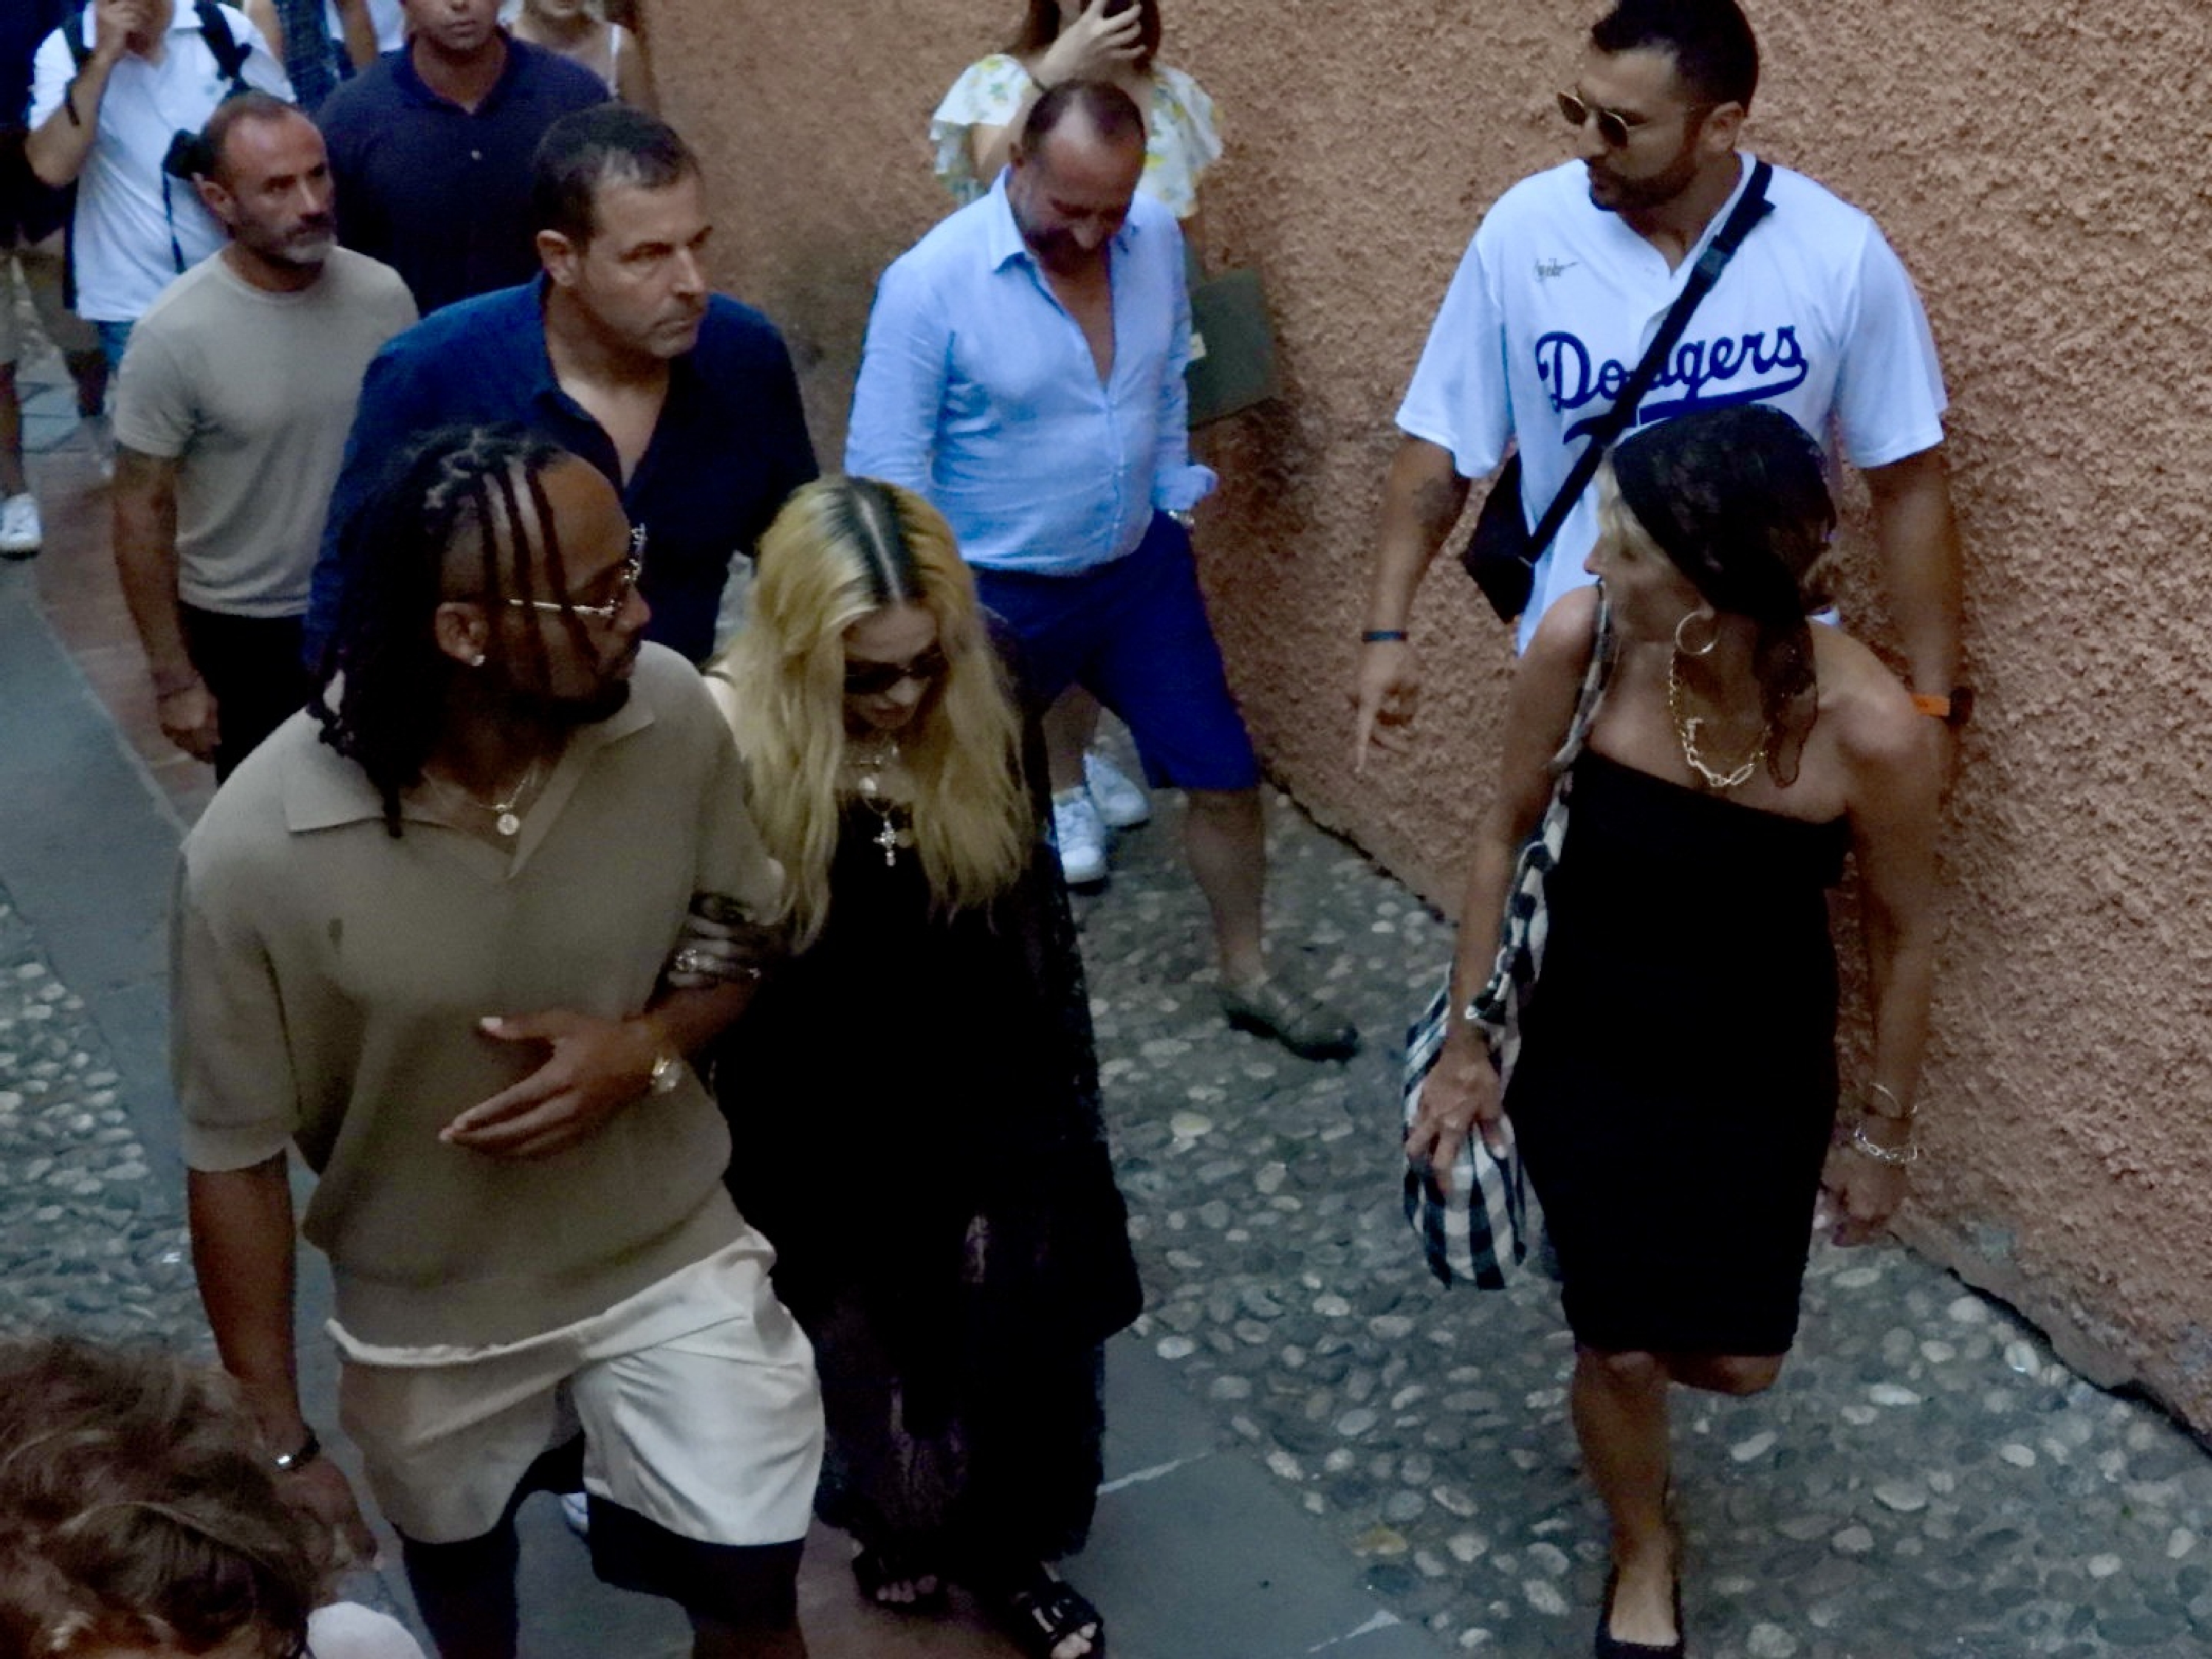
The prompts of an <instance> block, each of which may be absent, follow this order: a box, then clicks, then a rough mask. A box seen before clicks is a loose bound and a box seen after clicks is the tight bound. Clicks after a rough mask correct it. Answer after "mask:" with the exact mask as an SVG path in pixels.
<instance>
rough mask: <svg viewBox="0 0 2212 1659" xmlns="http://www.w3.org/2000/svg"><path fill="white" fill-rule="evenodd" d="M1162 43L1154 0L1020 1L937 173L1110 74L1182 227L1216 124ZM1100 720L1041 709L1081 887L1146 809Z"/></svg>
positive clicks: (933, 137)
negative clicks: (1035, 107) (1110, 750)
mask: <svg viewBox="0 0 2212 1659" xmlns="http://www.w3.org/2000/svg"><path fill="white" fill-rule="evenodd" d="M1159 45H1160V13H1159V7H1158V3H1157V0H1029V9H1028V11H1027V12H1026V13H1025V14H1024V16H1023V19H1022V27H1021V30H1020V32H1019V33H1018V34H1017V35H1016V36H1015V37H1014V40H1013V41H1012V44H1011V45H1010V46H1007V47H1006V50H1005V51H1004V52H993V53H992V54H991V55H990V56H989V57H988V58H981V59H979V60H978V61H977V62H975V63H973V64H969V66H968V67H967V68H966V69H965V70H962V71H961V75H960V78H959V79H958V80H957V81H955V82H953V83H952V90H951V91H950V92H948V93H946V94H945V101H944V102H942V103H940V104H939V105H938V106H937V112H936V113H935V114H933V115H932V116H931V117H930V118H929V141H930V146H931V149H933V151H934V153H935V155H936V167H937V176H938V177H939V178H940V179H943V180H945V184H946V185H947V186H948V187H949V188H950V189H951V191H952V193H953V195H954V196H955V197H957V198H958V200H960V201H961V202H962V203H963V204H965V203H968V202H972V201H974V200H975V198H976V197H979V196H981V195H982V194H984V193H985V192H986V191H988V190H989V189H990V188H991V185H992V182H993V180H994V179H997V178H998V176H999V172H1000V168H1002V167H1005V166H1006V152H1007V150H1008V149H1009V148H1010V147H1011V146H1012V142H1013V136H1014V134H1015V133H1016V132H1018V131H1019V130H1020V128H1021V125H1022V122H1023V120H1024V118H1026V117H1027V116H1028V114H1029V110H1030V105H1031V104H1033V103H1035V102H1036V98H1037V94H1039V93H1041V92H1042V91H1043V90H1044V88H1047V87H1048V86H1052V85H1054V84H1056V83H1057V82H1061V81H1107V82H1112V83H1113V84H1114V85H1115V86H1117V87H1119V88H1121V90H1122V91H1124V92H1126V93H1127V94H1129V96H1130V97H1131V98H1133V99H1134V100H1136V104H1137V107H1138V108H1139V109H1140V110H1142V111H1144V112H1145V173H1144V177H1143V178H1142V179H1139V181H1138V185H1137V188H1138V189H1139V190H1141V191H1144V192H1145V193H1146V195H1148V196H1151V197H1154V198H1155V199H1157V200H1158V202H1160V203H1161V204H1163V205H1164V206H1165V207H1166V208H1167V209H1168V210H1170V212H1172V213H1173V214H1174V215H1175V216H1176V218H1178V219H1181V220H1183V221H1185V222H1186V224H1185V227H1184V228H1185V230H1186V232H1188V229H1189V225H1188V221H1189V220H1190V219H1191V218H1192V217H1193V216H1194V215H1195V214H1196V213H1197V211H1198V181H1199V179H1200V178H1201V177H1203V176H1204V174H1205V173H1206V168H1207V167H1211V166H1212V164H1213V163H1214V162H1215V161H1218V159H1219V158H1220V155H1221V135H1220V133H1219V131H1218V130H1217V129H1216V127H1215V125H1214V116H1213V100H1212V99H1211V98H1209V97H1207V96H1206V94H1205V92H1204V90H1203V89H1201V88H1200V86H1199V84H1198V82H1195V81H1194V80H1192V79H1191V78H1190V76H1188V75H1186V74H1184V73H1183V71H1182V70H1179V69H1170V68H1169V67H1168V66H1167V65H1166V64H1163V63H1161V62H1159V61H1158V51H1159ZM1097 729H1098V704H1097V701H1096V700H1095V699H1093V698H1092V696H1091V694H1090V693H1089V692H1088V691H1085V690H1083V689H1082V688H1081V687H1075V688H1073V689H1071V690H1069V691H1068V692H1067V694H1066V696H1063V697H1061V698H1060V701H1059V702H1056V703H1055V704H1054V705H1053V708H1052V711H1051V713H1050V714H1048V715H1047V716H1046V719H1045V740H1046V742H1047V744H1049V745H1050V747H1051V748H1052V750H1054V753H1055V755H1056V756H1057V755H1064V756H1066V757H1067V758H1068V759H1069V761H1071V762H1072V761H1073V757H1074V756H1075V755H1076V754H1078V753H1080V754H1081V755H1082V757H1083V774H1084V782H1083V784H1081V785H1079V786H1077V787H1073V788H1069V789H1061V790H1056V791H1055V792H1054V794H1053V800H1052V805H1053V829H1054V842H1055V844H1056V845H1057V846H1058V847H1059V848H1060V872H1061V875H1062V877H1063V878H1064V879H1066V881H1067V882H1068V883H1069V884H1071V885H1073V886H1079V887H1082V886H1089V885H1092V884H1096V883H1098V882H1102V881H1103V880H1105V878H1106V831H1107V828H1108V826H1109V825H1110V826H1111V827H1113V828H1114V829H1128V828H1130V827H1132V826H1133V825H1135V824H1139V823H1143V822H1144V821H1145V820H1146V818H1148V817H1151V816H1152V803H1151V802H1150V801H1149V800H1147V799H1146V796H1145V792H1144V791H1143V790H1142V789H1141V788H1139V787H1138V786H1137V785H1136V784H1135V783H1134V782H1133V781H1131V780H1130V779H1129V778H1128V777H1127V776H1125V775H1123V774H1122V772H1121V769H1120V768H1119V767H1117V766H1115V764H1114V763H1112V762H1111V761H1110V760H1109V759H1108V758H1107V757H1106V756H1105V755H1104V754H1103V753H1102V752H1100V751H1099V750H1097V749H1096V748H1095V747H1093V738H1095V736H1096V734H1097ZM1054 770H1055V771H1056V772H1057V771H1060V765H1059V763H1057V762H1055V765H1054Z"/></svg>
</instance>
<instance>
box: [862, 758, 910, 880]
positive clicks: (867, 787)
mask: <svg viewBox="0 0 2212 1659" xmlns="http://www.w3.org/2000/svg"><path fill="white" fill-rule="evenodd" d="M898 757H899V748H898V740H897V739H896V738H884V744H883V746H882V747H881V748H880V749H878V750H877V751H876V752H875V753H874V754H872V755H871V756H868V757H866V758H865V759H862V758H860V757H857V756H856V757H854V764H855V765H856V766H857V767H858V768H859V769H860V778H859V781H857V783H856V784H855V785H854V789H855V791H856V793H858V794H859V795H860V804H861V805H864V806H866V808H867V809H868V810H869V811H871V812H873V813H874V814H875V815H876V816H877V817H878V818H879V819H881V820H882V822H881V823H880V824H878V827H877V829H876V833H875V834H874V835H872V836H869V837H868V839H869V841H870V842H872V843H873V844H874V845H876V846H878V847H880V848H883V853H884V867H885V868H887V869H888V868H890V866H894V865H896V863H897V862H898V855H899V848H902V847H911V846H913V845H914V831H913V830H911V829H901V828H900V827H899V822H898V820H899V814H900V812H901V811H902V810H903V809H902V808H901V807H900V805H899V804H898V803H897V802H896V801H894V800H890V799H885V797H884V787H883V780H882V776H881V774H882V773H883V770H884V768H886V767H889V766H895V765H896V764H897V763H898Z"/></svg>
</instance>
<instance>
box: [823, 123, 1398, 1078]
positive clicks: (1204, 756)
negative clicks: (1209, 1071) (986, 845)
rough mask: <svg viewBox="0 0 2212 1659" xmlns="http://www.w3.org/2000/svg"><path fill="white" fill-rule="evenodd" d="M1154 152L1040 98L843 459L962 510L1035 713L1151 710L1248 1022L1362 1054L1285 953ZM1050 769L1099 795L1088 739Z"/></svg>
mask: <svg viewBox="0 0 2212 1659" xmlns="http://www.w3.org/2000/svg"><path fill="white" fill-rule="evenodd" d="M1144 157H1145V128H1144V120H1143V117H1142V116H1141V115H1140V114H1139V112H1138V110H1137V106H1136V105H1135V104H1134V103H1133V101H1131V100H1130V99H1129V97H1128V95H1127V94H1125V93H1123V92H1121V90H1120V89H1118V88H1114V87H1111V86H1106V85H1103V84H1100V83H1097V82H1062V83H1060V84H1059V85H1057V86H1054V87H1053V88H1049V89H1048V90H1047V91H1046V92H1045V93H1044V94H1042V96H1040V97H1039V98H1038V100H1036V104H1035V105H1034V106H1032V108H1031V110H1030V116H1029V120H1028V124H1027V125H1026V126H1025V127H1024V130H1023V132H1022V135H1021V137H1019V138H1018V140H1017V141H1016V143H1015V145H1014V149H1013V155H1012V163H1011V165H1010V166H1009V167H1007V169H1006V172H1005V173H1002V174H1001V175H1000V179H999V180H998V182H997V183H996V184H995V185H994V186H993V187H992V190H991V192H990V194H989V195H987V196H986V197H983V198H982V199H981V201H978V202H975V203H973V204H970V205H969V206H968V207H965V208H963V209H962V210H960V211H959V212H957V213H955V214H953V215H952V216H951V217H950V218H948V219H946V220H945V221H944V222H942V223H940V224H939V225H938V227H937V228H935V229H934V230H933V231H931V232H930V233H929V234H928V235H927V236H925V237H923V238H922V240H921V241H920V242H918V243H917V244H915V246H914V247H913V248H911V249H910V250H908V252H906V253H905V254H904V255H903V256H902V257H901V258H899V259H898V260H897V261H896V263H894V264H892V265H891V267H890V270H887V271H885V272H884V277H883V281H882V283H881V284H880V285H879V286H878V289H877V291H876V306H875V311H874V313H873V314H872V316H871V317H870V318H869V320H868V336H867V343H866V349H865V350H864V351H863V353H862V356H861V361H860V384H859V386H857V387H856V388H855V390H854V397H853V418H852V422H851V425H850V428H849V435H848V438H847V441H846V449H845V470H846V471H848V472H850V473H853V474H854V475H855V476H861V477H876V478H882V479H884V480H886V481H888V482H890V483H896V484H902V485H904V486H905V487H907V488H908V489H913V490H915V491H918V492H919V493H921V495H926V496H927V497H928V499H929V500H930V501H932V502H933V503H934V504H935V505H936V507H938V509H939V511H940V512H942V513H944V514H945V517H946V519H947V520H950V521H951V526H952V529H953V533H954V534H955V535H956V536H957V538H959V542H960V546H961V550H962V551H963V554H965V556H967V559H968V562H969V564H970V565H971V566H973V567H974V568H975V577H976V586H977V589H978V591H979V592H980V593H981V598H982V600H983V603H984V605H986V606H987V607H988V608H989V609H990V610H991V611H994V612H995V613H996V614H997V615H998V616H999V617H1000V618H1001V619H1003V620H1004V621H1005V622H1006V623H1007V625H1008V626H1009V627H1010V628H1011V629H1012V631H1013V633H1014V635H1016V637H1017V638H1018V640H1019V641H1020V642H1021V647H1022V662H1021V669H1022V674H1023V679H1024V690H1025V692H1026V693H1027V695H1028V696H1030V698H1031V699H1032V700H1033V701H1034V702H1035V704H1036V707H1037V708H1044V707H1046V706H1048V704H1049V703H1050V702H1052V700H1053V699H1054V698H1055V697H1057V696H1059V695H1060V692H1062V691H1063V690H1066V688H1067V687H1068V686H1069V685H1071V684H1080V685H1082V686H1083V687H1084V688H1085V690H1089V691H1091V693H1093V694H1094V695H1095V696H1097V698H1098V700H1099V701H1100V702H1103V703H1104V704H1105V705H1106V706H1107V707H1108V708H1111V709H1112V710H1113V711H1114V712H1115V714H1119V715H1120V716H1121V718H1122V719H1123V720H1126V721H1127V723H1128V726H1129V729H1130V732H1131V733H1132V735H1133V736H1134V737H1135V738H1136V740H1137V749H1138V752H1139V755H1140V756H1141V757H1143V760H1144V763H1145V769H1146V773H1147V774H1148V775H1150V777H1151V779H1152V781H1153V782H1154V783H1155V784H1157V785H1161V786H1167V787H1177V788H1181V789H1182V790H1184V791H1186V792H1187V796H1188V812H1187V814H1186V816H1185V821H1184V834H1185V839H1186V843H1187V846H1188V851H1189V854H1190V861H1191V870H1192V873H1193V874H1194V876H1196V878H1197V879H1198V884H1199V886H1200V890H1202V891H1203V892H1204V893H1205V895H1206V902H1207V904H1208V906H1209V907H1210V908H1211V909H1212V915H1213V924H1214V935H1215V943H1216V945H1217V947H1218V951H1219V953H1220V959H1221V1000H1222V1006H1223V1010H1224V1012H1225V1013H1226V1014H1227V1016H1228V1018H1229V1019H1230V1022H1231V1024H1235V1025H1237V1026H1239V1027H1241V1028H1243V1029H1245V1030H1255V1031H1258V1032H1260V1033H1261V1034H1262V1035H1264V1036H1272V1037H1274V1038H1275V1039H1277V1040H1278V1041H1279V1042H1282V1043H1284V1044H1285V1046H1286V1047H1288V1048H1291V1049H1292V1050H1293V1051H1295V1052H1297V1053H1298V1054H1304V1055H1307V1056H1309V1057H1314V1058H1319V1057H1331V1056H1341V1055H1344V1054H1349V1053H1351V1052H1352V1050H1353V1048H1356V1047H1357V1044H1358V1036H1357V1034H1356V1033H1355V1032H1354V1031H1353V1030H1352V1026H1351V1025H1350V1024H1349V1023H1347V1022H1346V1020H1344V1019H1343V1018H1341V1017H1340V1015H1338V1014H1336V1013H1334V1012H1333V1011H1331V1010H1329V1009H1328V1008H1327V1007H1325V1006H1322V1005H1321V1004H1320V1003H1319V1002H1317V1001H1316V1000H1315V999H1314V998H1312V997H1311V996H1310V995H1309V994H1304V993H1303V992H1301V991H1298V990H1297V989H1294V988H1292V987H1290V986H1288V985H1287V984H1285V982H1284V981H1283V980H1282V979H1281V978H1280V977H1279V976H1278V975H1270V974H1269V973H1268V971H1267V963H1266V960H1265V958H1264V957H1263V956H1262V955H1261V944H1260V939H1261V892H1262V889H1263V887H1264V885H1265V880H1266V872H1267V851H1266V842H1265V837H1264V836H1263V834H1262V829H1261V814H1260V795H1259V781H1260V769H1259V763H1258V760H1257V759H1256V757H1255V756H1254V755H1253V752H1252V744H1251V740H1250V738H1249V737H1247V736H1246V734H1245V731H1244V725H1243V720H1242V718H1241V717H1240V716H1239V715H1238V714H1237V705H1236V702H1235V700H1234V699H1233V698H1232V697H1231V696H1230V693H1229V684H1228V678H1227V676H1226V674H1225V672H1224V671H1223V668H1222V663H1221V653H1220V649H1219V647H1218V646H1217V645H1216V644H1215V642H1214V639H1213V632H1212V627H1211V625H1210V624H1209V623H1207V621H1206V605H1205V600H1204V599H1203V597H1202V596H1201V595H1200V592H1199V587H1198V576H1197V570H1196V567H1195V566H1194V564H1193V562H1192V560H1191V553H1190V538H1189V534H1188V520H1189V516H1190V509H1191V508H1192V507H1194V506H1195V505H1196V504H1197V502H1198V501H1199V499H1200V497H1201V496H1203V495H1206V493H1207V492H1208V491H1209V490H1210V489H1212V487H1213V483H1214V478H1213V474H1212V472H1211V471H1208V470H1207V469H1206V468H1205V467H1203V466H1199V465H1194V464H1193V463H1192V461H1191V459H1190V448H1189V436H1188V417H1187V410H1186V394H1185V392H1184V386H1183V370H1184V368H1185V367H1186V366H1187V364H1188V362H1189V358H1190V307H1189V301H1188V295H1187V294H1186V291H1185V288H1184V275H1183V250H1182V232H1181V231H1180V230H1179V229H1178V228H1176V222H1175V217H1174V216H1173V215H1172V214H1170V212H1169V211H1168V210H1166V209H1164V208H1163V207H1161V206H1159V205H1158V204H1157V203H1155V202H1153V201H1152V200H1151V199H1150V198H1149V197H1137V196H1136V194H1135V191H1136V185H1137V179H1138V177H1139V174H1140V173H1142V171H1143V168H1144ZM1052 771H1053V780H1052V781H1053V792H1054V804H1055V808H1056V809H1057V808H1058V807H1059V806H1060V805H1061V804H1062V803H1063V802H1064V801H1066V799H1067V798H1068V797H1069V796H1071V795H1079V793H1080V792H1081V791H1082V789H1083V787H1084V786H1083V769H1082V758H1081V755H1080V752H1079V750H1078V751H1075V752H1065V753H1063V752H1055V753H1054V755H1053V757H1052ZM1055 816H1057V811H1056V812H1055Z"/></svg>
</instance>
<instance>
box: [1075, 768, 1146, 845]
mask: <svg viewBox="0 0 2212 1659" xmlns="http://www.w3.org/2000/svg"><path fill="white" fill-rule="evenodd" d="M1083 782H1084V787H1085V788H1087V789H1089V790H1090V791H1091V805H1093V806H1095V807H1097V809H1098V816H1099V817H1100V818H1101V819H1103V821H1104V823H1105V824H1106V827H1107V828H1108V829H1135V828H1136V827H1137V826H1138V825H1139V824H1140V823H1144V822H1146V820H1147V819H1149V818H1150V817H1152V797H1151V796H1150V795H1148V794H1146V793H1145V792H1144V789H1143V787H1142V786H1140V785H1139V783H1138V782H1137V781H1136V780H1135V779H1133V778H1132V777H1131V776H1130V775H1128V774H1127V773H1126V772H1124V771H1123V770H1122V769H1121V768H1120V767H1118V766H1116V765H1115V764H1114V763H1113V762H1112V761H1110V760H1109V759H1108V758H1107V757H1105V756H1104V755H1103V754H1102V753H1100V752H1099V751H1098V750H1096V749H1086V750H1084V751H1083Z"/></svg>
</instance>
